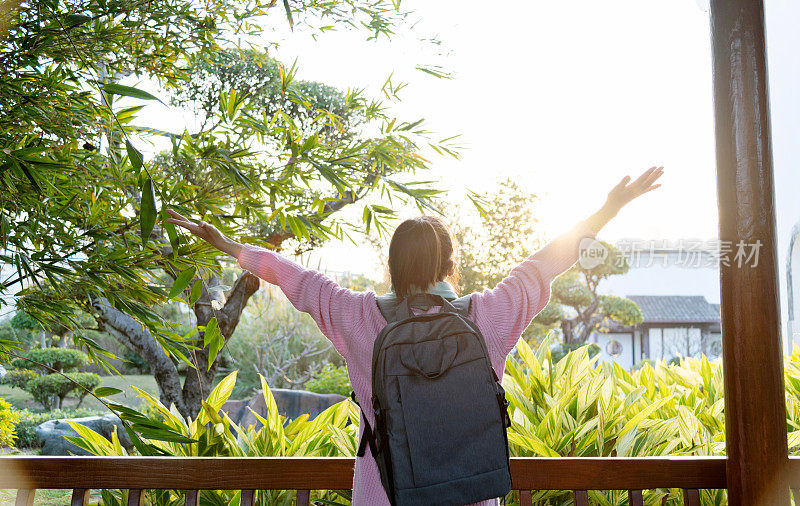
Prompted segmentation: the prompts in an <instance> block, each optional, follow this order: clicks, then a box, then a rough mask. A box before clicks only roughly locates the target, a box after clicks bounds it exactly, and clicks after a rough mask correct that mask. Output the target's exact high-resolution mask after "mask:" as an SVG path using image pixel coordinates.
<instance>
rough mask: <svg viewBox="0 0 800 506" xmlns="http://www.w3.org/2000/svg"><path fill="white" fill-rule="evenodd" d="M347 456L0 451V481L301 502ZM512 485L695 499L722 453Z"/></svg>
mask: <svg viewBox="0 0 800 506" xmlns="http://www.w3.org/2000/svg"><path fill="white" fill-rule="evenodd" d="M353 465H354V460H353V459H352V458H317V457H292V458H282V457H258V458H256V457H253V458H227V457H27V456H26V457H16V456H9V457H0V489H15V490H17V491H18V492H17V500H16V504H17V505H30V504H33V498H34V494H35V491H36V489H72V491H73V492H72V505H73V506H77V505H84V504H87V503H88V498H89V492H90V491H91V490H93V489H127V490H129V491H130V493H129V496H128V497H129V498H128V505H129V506H138V505H141V504H142V500H143V491H144V490H152V489H170V490H185V491H186V505H187V506H191V505H194V506H196V505H197V504H198V501H199V497H200V494H199V491H200V490H241V491H242V496H241V497H242V500H241V505H242V506H249V505H250V504H252V502H253V496H254V492H255V490H296V491H297V504H298V506H301V505H308V504H309V497H310V492H311V490H347V489H350V488H351V487H352V484H353ZM511 474H512V481H513V488H514V490H519V492H520V499H521V504H526V505H528V504H531V495H532V493H533V491H539V490H572V491H573V492H574V494H575V504H576V505H578V506H588V504H589V496H588V491H589V490H627V491H628V501H629V504H631V505H632V506H634V505H642V504H643V502H642V491H643V490H650V489H655V488H680V489H683V494H684V504H686V505H688V506H698V505H699V504H700V494H699V490H700V489H724V488H726V481H725V458H724V457H666V458H661V457H658V458H655V457H653V458H651V457H645V458H512V459H511Z"/></svg>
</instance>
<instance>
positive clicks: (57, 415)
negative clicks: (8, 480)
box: [15, 408, 108, 448]
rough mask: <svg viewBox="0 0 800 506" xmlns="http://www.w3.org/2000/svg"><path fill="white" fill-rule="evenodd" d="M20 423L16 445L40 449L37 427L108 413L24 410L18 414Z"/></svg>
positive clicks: (16, 432) (18, 424) (95, 411)
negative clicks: (50, 421) (50, 422)
mask: <svg viewBox="0 0 800 506" xmlns="http://www.w3.org/2000/svg"><path fill="white" fill-rule="evenodd" d="M17 413H18V414H19V421H18V422H17V426H16V428H15V436H16V440H17V441H16V444H17V447H19V448H38V447H39V441H38V440H37V439H36V426H37V425H39V424H41V423H44V422H46V421H48V420H60V419H64V418H83V417H86V416H100V415H104V414H107V413H108V412H104V411H98V410H95V409H89V408H77V409H54V410H52V411H44V412H40V411H30V410H27V409H23V410H21V411H18V412H17Z"/></svg>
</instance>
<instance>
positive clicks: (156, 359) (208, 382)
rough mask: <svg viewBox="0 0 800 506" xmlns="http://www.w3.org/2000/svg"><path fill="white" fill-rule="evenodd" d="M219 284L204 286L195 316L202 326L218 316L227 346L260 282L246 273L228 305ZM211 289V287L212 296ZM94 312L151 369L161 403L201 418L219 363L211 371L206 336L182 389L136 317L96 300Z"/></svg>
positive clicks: (169, 363) (193, 355)
mask: <svg viewBox="0 0 800 506" xmlns="http://www.w3.org/2000/svg"><path fill="white" fill-rule="evenodd" d="M217 281H218V280H217V278H216V277H212V278H211V279H210V280H209V281H208V283H204V286H203V294H202V295H201V297H200V299H198V301H197V302H196V303H195V305H194V313H195V316H196V317H197V325H198V326H205V325H207V324H208V322H209V321H211V318H213V317H215V316H216V318H217V325H218V327H219V330H220V332H221V333H222V335H223V336H224V337H225V341H226V342H227V340H228V339H230V337H231V335H233V331H234V330H236V326H237V325H238V324H239V320H240V318H241V316H242V311H243V310H244V308H245V306H246V305H247V301H248V300H249V299H250V297H251V296H252V295H253V294H254V293H255V292H256V291H257V290H258V287H259V279H258V277H256V276H255V275H253V274H251V273H249V272H244V273H242V275H241V276H239V278H238V279H237V280H236V283H235V284H234V286H233V288H231V290H230V293H229V294H228V298H227V300H226V301H225V302H224V304H223V301H222V299H223V296H222V293H221V291H215V290H213V288H214V286H216V285H217V284H218V283H217ZM207 287H211V289H212V290H211V292H210V293H209V291H208V290H207ZM212 304H214V305H218V307H219V308H220V309H214V305H212ZM94 310H95V313H96V318H97V320H98V322H99V323H100V324H101V325H102V327H103V328H104V329H105V330H106V331H107V332H108V333H109V334H111V335H112V336H113V337H114V338H116V339H117V340H118V341H119V342H120V343H121V344H123V345H125V346H126V347H128V348H130V349H131V350H133V351H134V352H136V353H137V354H138V355H139V356H140V357H142V359H144V361H145V362H147V364H148V365H149V366H150V370H151V371H152V373H153V376H154V377H155V380H156V383H157V384H158V389H159V392H160V400H161V402H162V403H163V404H164V405H165V406H167V407H169V405H170V404H175V407H176V408H177V409H178V411H179V412H180V413H181V414H182V415H184V416H188V417H195V416H197V413H199V412H200V408H201V407H202V405H203V403H202V401H203V399H204V398H205V397H206V396H207V395H208V394H209V393H210V392H211V388H212V385H213V383H214V377H215V376H216V374H217V369H218V362H219V355H218V356H217V358H216V359H215V360H214V363H213V364H211V367H210V368H209V364H208V349H207V348H205V347H204V344H203V334H202V333H199V335H198V338H197V340H196V341H195V343H194V344H195V345H196V346H197V347H198V348H200V349H199V350H196V351H194V352H193V353H191V354H189V356H188V357H187V358H189V359H190V360H191V362H192V363H193V364H194V365H195V366H196V369H194V370H192V369H190V370H189V371H188V372H187V373H186V379H185V380H184V383H183V385H181V382H180V376H179V375H178V369H177V367H176V366H175V364H174V363H173V362H172V360H171V359H170V358H169V357H168V356H167V354H166V353H165V352H164V350H163V349H162V348H161V346H160V345H159V344H158V343H157V342H156V341H155V339H153V336H152V335H151V334H150V332H149V331H148V330H147V329H146V328H143V327H142V326H141V324H139V322H137V321H136V320H135V319H133V318H132V317H130V316H128V315H126V314H125V313H123V312H121V311H119V310H117V309H115V308H114V307H112V306H111V305H110V304H109V303H108V301H107V300H105V299H97V300H95V301H94Z"/></svg>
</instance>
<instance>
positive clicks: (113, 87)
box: [103, 83, 164, 104]
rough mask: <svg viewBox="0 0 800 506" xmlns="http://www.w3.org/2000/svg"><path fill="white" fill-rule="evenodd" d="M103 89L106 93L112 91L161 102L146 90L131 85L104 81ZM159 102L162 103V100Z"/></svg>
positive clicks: (115, 93) (116, 93)
mask: <svg viewBox="0 0 800 506" xmlns="http://www.w3.org/2000/svg"><path fill="white" fill-rule="evenodd" d="M103 90H104V91H105V92H106V93H112V94H114V95H124V96H126V97H133V98H139V99H142V100H156V101H158V102H161V100H160V99H159V98H158V97H156V96H154V95H151V94H150V93H147V92H146V91H143V90H140V89H139V88H134V87H133V86H124V85H122V84H118V83H106V84H104V85H103ZM161 103H162V104H163V103H164V102H161Z"/></svg>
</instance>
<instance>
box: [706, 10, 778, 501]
mask: <svg viewBox="0 0 800 506" xmlns="http://www.w3.org/2000/svg"><path fill="white" fill-rule="evenodd" d="M711 43H712V53H713V79H714V109H715V127H716V151H717V192H718V197H719V231H720V237H719V238H720V240H721V241H726V242H727V241H730V245H731V247H732V252H733V253H734V254H735V253H736V252H737V250H738V248H739V245H740V244H743V245H744V246H745V248H746V249H745V253H749V252H751V251H754V249H753V248H758V261H757V262H755V261H753V260H754V259H751V261H749V262H744V263H742V265H741V266H740V265H738V263H737V261H735V257H734V256H733V255H732V256H730V257H729V258H728V260H729V264H728V265H721V266H720V288H721V292H722V293H721V295H722V297H721V312H722V338H723V341H722V343H723V344H722V350H723V351H722V357H723V372H724V381H725V419H726V420H725V428H726V435H727V439H726V441H727V443H726V444H727V455H728V461H727V482H728V490H729V495H728V497H729V501H730V504H731V505H732V506H738V505H748V506H750V505H786V504H789V489H788V482H787V481H786V480H787V476H786V469H787V463H788V448H787V439H786V405H785V401H784V395H785V394H784V385H783V364H782V360H781V358H782V346H781V338H780V309H779V308H780V306H779V303H778V271H777V251H776V247H775V246H776V241H775V213H774V197H773V179H772V148H771V143H770V124H769V103H768V98H767V64H766V48H765V40H764V5H763V1H762V0H711ZM740 241H741V243H740ZM723 264H724V262H723Z"/></svg>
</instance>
